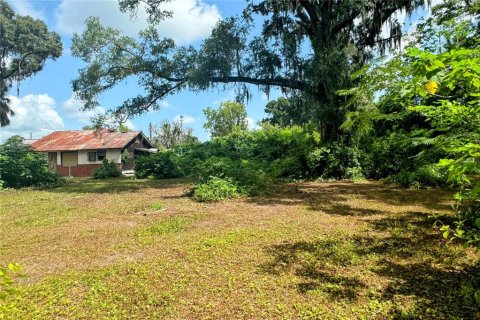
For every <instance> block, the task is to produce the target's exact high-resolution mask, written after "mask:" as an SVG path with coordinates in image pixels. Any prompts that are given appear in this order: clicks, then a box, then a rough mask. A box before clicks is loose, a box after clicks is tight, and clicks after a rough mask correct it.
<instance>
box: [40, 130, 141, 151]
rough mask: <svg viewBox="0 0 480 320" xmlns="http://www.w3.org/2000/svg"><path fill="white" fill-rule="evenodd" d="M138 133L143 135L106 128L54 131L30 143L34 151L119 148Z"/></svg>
mask: <svg viewBox="0 0 480 320" xmlns="http://www.w3.org/2000/svg"><path fill="white" fill-rule="evenodd" d="M139 135H140V136H143V134H142V132H141V131H129V132H125V133H122V132H110V131H108V130H102V131H95V130H69V131H54V132H52V133H50V134H49V135H46V136H45V137H43V138H41V139H38V140H37V141H35V142H34V143H32V148H33V149H34V150H35V151H70V150H71V151H75V150H94V149H121V148H123V147H125V146H126V145H127V144H129V143H130V142H131V141H132V140H133V139H135V138H136V137H137V136H139ZM147 143H148V142H147ZM148 144H149V143H148Z"/></svg>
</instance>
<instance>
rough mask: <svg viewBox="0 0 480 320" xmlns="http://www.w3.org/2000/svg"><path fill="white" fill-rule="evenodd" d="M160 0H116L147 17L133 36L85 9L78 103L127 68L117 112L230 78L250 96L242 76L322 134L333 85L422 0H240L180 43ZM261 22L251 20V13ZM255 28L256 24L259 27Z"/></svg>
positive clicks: (331, 121) (392, 39)
mask: <svg viewBox="0 0 480 320" xmlns="http://www.w3.org/2000/svg"><path fill="white" fill-rule="evenodd" d="M166 1H167V0H120V6H121V8H122V9H123V10H126V11H133V12H134V11H135V10H137V9H138V7H139V6H140V5H141V4H142V5H143V6H146V8H147V11H148V13H149V14H150V19H149V21H150V25H151V27H150V28H149V29H147V30H145V31H144V32H142V33H141V34H140V36H139V37H138V38H132V37H127V36H124V35H122V34H121V33H120V32H119V31H116V30H113V29H111V28H107V27H104V26H102V25H101V23H100V21H99V20H98V19H95V18H90V19H89V20H88V21H87V23H86V24H87V27H86V30H85V31H84V32H83V34H81V35H78V34H77V35H75V36H74V41H73V46H72V52H73V54H74V55H75V56H77V57H80V58H82V59H83V60H84V61H85V62H86V64H87V66H86V67H85V68H83V69H81V70H80V73H79V77H78V78H77V79H75V80H74V81H73V89H74V91H75V93H76V94H77V96H78V97H79V98H80V99H82V100H83V101H84V102H85V108H86V109H89V108H93V107H95V105H97V104H98V102H97V98H98V96H99V95H100V94H101V93H103V92H104V91H106V90H109V89H110V88H112V87H114V86H115V85H117V84H119V83H121V82H123V81H125V80H126V79H127V78H130V77H132V76H135V77H137V79H138V83H139V86H140V89H139V92H141V93H139V95H138V96H136V97H132V98H130V99H128V100H126V101H124V103H123V104H122V105H120V106H118V107H117V108H116V109H115V112H116V113H117V114H119V115H122V116H124V117H130V116H133V115H136V114H141V113H143V112H146V111H148V110H149V109H152V108H153V109H155V108H158V102H159V101H160V100H161V99H163V98H164V97H166V96H167V95H171V94H175V93H178V92H180V91H182V90H192V91H202V90H207V89H211V88H213V87H220V88H225V87H227V86H234V87H235V88H236V90H237V93H238V97H239V98H240V99H241V98H244V99H245V98H247V99H248V97H249V85H256V86H258V87H259V88H260V89H261V90H263V91H264V92H266V93H267V94H268V93H269V91H270V89H271V88H272V87H278V88H281V90H282V91H283V92H284V93H285V94H286V95H290V96H300V97H301V99H297V100H298V101H301V102H302V103H304V104H307V105H308V108H312V109H313V110H315V112H312V113H311V114H312V117H314V118H315V119H316V120H317V121H318V126H319V128H320V129H321V130H322V133H323V135H324V137H326V138H330V137H333V136H334V134H335V131H336V129H337V128H338V126H339V124H340V123H341V122H342V121H343V116H344V110H343V109H342V108H343V107H342V105H343V102H344V101H343V100H342V99H344V98H341V97H339V96H337V95H336V94H335V92H336V91H337V90H338V89H341V88H345V87H349V86H350V85H351V83H350V75H351V73H352V72H353V71H355V70H356V69H358V68H359V67H360V66H361V65H362V64H363V63H364V61H365V60H367V59H369V58H370V57H371V56H372V53H373V52H374V51H375V50H378V52H383V51H384V50H385V49H387V48H391V47H395V46H397V45H398V44H399V43H400V39H401V27H402V26H401V23H400V21H397V19H396V13H398V12H400V11H403V12H404V13H405V12H406V13H407V14H408V13H411V12H412V11H413V10H414V9H415V8H416V7H418V6H421V5H424V4H425V2H427V1H424V0H389V1H382V0H331V1H328V0H324V1H319V0H264V1H261V2H259V3H253V2H251V3H248V4H247V6H246V8H245V10H244V12H243V14H242V15H241V16H235V17H229V18H226V19H224V20H222V21H220V22H219V23H218V24H217V25H216V27H215V28H214V29H213V31H212V33H211V35H210V36H209V37H208V38H207V39H205V40H204V41H203V42H202V44H201V46H200V47H199V48H194V47H191V46H190V47H179V46H176V45H175V42H174V41H173V40H172V39H166V38H162V37H160V35H159V33H158V32H157V30H156V29H155V23H156V22H158V21H160V20H162V19H165V18H168V17H169V16H170V14H171V13H170V12H166V11H164V10H162V5H163V4H164V3H165V2H166ZM256 15H257V16H260V17H262V18H263V25H262V26H261V27H260V26H255V21H258V18H256V19H254V17H255V16H256ZM258 30H260V31H258Z"/></svg>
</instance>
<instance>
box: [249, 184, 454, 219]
mask: <svg viewBox="0 0 480 320" xmlns="http://www.w3.org/2000/svg"><path fill="white" fill-rule="evenodd" d="M349 200H352V201H355V202H356V203H357V204H358V205H359V206H358V207H353V206H348V205H346V204H345V203H346V202H347V201H349ZM248 201H250V202H253V203H255V204H258V205H263V206H274V205H294V206H295V205H296V206H302V205H306V206H307V208H308V209H309V210H311V211H322V212H325V213H327V214H332V215H345V216H347V215H351V216H358V215H364V216H367V215H376V214H381V213H385V212H384V210H377V209H371V208H370V209H366V208H365V207H366V206H365V204H366V203H367V202H377V203H378V204H382V205H387V206H396V207H408V206H421V207H423V208H425V209H427V210H429V211H432V210H433V211H443V212H445V211H448V210H451V202H452V195H451V192H449V191H445V190H439V189H435V190H415V189H404V188H397V187H393V186H387V185H384V184H382V183H380V182H368V183H359V184H355V183H351V182H342V181H339V182H328V183H301V184H285V185H279V186H276V187H275V188H273V189H272V190H271V193H270V194H269V195H268V196H266V197H254V198H250V199H249V200H248Z"/></svg>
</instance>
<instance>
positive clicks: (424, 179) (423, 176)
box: [385, 165, 447, 188]
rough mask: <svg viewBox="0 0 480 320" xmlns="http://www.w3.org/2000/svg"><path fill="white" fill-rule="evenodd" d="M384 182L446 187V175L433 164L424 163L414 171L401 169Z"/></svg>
mask: <svg viewBox="0 0 480 320" xmlns="http://www.w3.org/2000/svg"><path fill="white" fill-rule="evenodd" d="M385 182H386V183H395V184H398V185H400V186H402V187H405V188H409V187H414V188H421V187H446V186H447V176H446V174H445V173H444V172H442V171H440V170H439V168H438V167H437V166H435V165H424V166H421V167H419V168H417V169H416V170H414V171H401V172H400V173H398V174H394V175H391V176H389V177H387V178H386V179H385Z"/></svg>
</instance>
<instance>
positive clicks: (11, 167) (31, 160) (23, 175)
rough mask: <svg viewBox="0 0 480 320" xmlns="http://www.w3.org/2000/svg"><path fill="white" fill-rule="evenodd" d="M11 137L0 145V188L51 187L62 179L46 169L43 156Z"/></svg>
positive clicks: (20, 139) (46, 165)
mask: <svg viewBox="0 0 480 320" xmlns="http://www.w3.org/2000/svg"><path fill="white" fill-rule="evenodd" d="M22 141H23V138H21V137H19V136H13V137H11V138H9V139H8V140H7V141H5V143H3V144H1V145H0V188H1V187H4V188H23V187H52V186H57V185H59V184H61V183H62V182H63V179H62V178H61V177H60V176H59V175H58V174H56V173H55V172H52V171H50V170H49V168H48V162H47V159H46V157H45V155H44V154H40V153H36V152H34V151H33V150H32V149H31V148H30V147H29V146H26V145H24V144H23V143H22Z"/></svg>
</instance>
